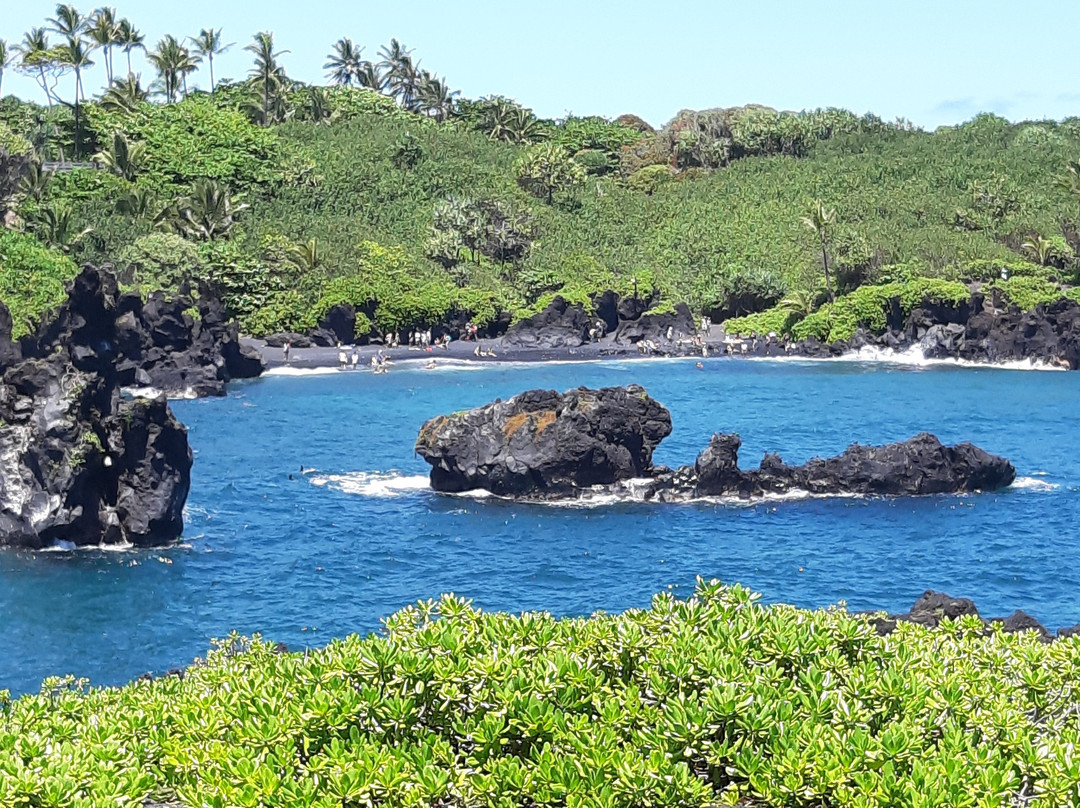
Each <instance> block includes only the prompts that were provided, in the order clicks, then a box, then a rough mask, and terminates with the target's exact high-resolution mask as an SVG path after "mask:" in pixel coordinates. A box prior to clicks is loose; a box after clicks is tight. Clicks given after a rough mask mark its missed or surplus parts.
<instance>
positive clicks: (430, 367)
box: [424, 359, 435, 370]
mask: <svg viewBox="0 0 1080 808" xmlns="http://www.w3.org/2000/svg"><path fill="white" fill-rule="evenodd" d="M434 369H435V360H434V359H432V360H431V361H430V362H428V363H427V364H426V365H424V370H434Z"/></svg>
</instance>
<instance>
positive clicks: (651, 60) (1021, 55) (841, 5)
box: [0, 0, 1080, 128]
mask: <svg viewBox="0 0 1080 808" xmlns="http://www.w3.org/2000/svg"><path fill="white" fill-rule="evenodd" d="M75 5H76V6H77V7H78V8H80V9H82V10H84V11H90V10H92V8H93V6H92V5H91V4H89V3H84V4H79V3H76V4H75ZM54 8H55V3H52V2H42V0H0V38H6V39H7V40H8V41H9V42H14V41H17V40H19V39H20V38H21V37H22V34H23V32H24V31H26V30H27V29H28V28H30V27H31V26H33V25H41V24H43V20H44V19H45V18H46V17H48V16H51V15H52V13H53V10H54ZM116 8H117V11H118V12H119V13H120V14H121V15H123V16H126V17H128V18H130V19H131V20H132V21H133V22H134V23H135V24H136V26H137V27H139V29H140V30H142V31H143V33H145V34H146V35H147V40H148V42H150V43H153V42H156V41H157V39H158V38H159V37H160V36H161V35H163V34H165V33H173V34H176V35H178V36H179V35H189V34H195V33H196V32H197V31H198V30H199V29H200V28H203V27H210V26H212V27H215V28H218V27H220V28H224V35H225V37H226V41H230V42H237V43H238V44H237V45H236V46H234V47H233V48H232V50H231V51H230V52H229V53H227V54H225V55H224V56H222V57H221V58H220V62H219V63H217V64H216V65H215V72H216V74H217V75H218V76H226V77H233V78H238V77H241V76H242V75H244V74H245V73H246V71H247V69H248V66H249V59H248V56H249V54H246V53H245V52H244V51H243V48H242V46H243V45H244V44H246V43H247V42H248V41H250V37H251V34H253V33H254V32H255V31H258V30H270V31H273V32H274V34H275V39H276V42H277V43H278V45H279V47H281V48H284V49H288V50H290V51H291V53H289V54H288V55H287V56H285V57H284V58H283V62H284V64H285V65H286V68H287V69H288V72H289V74H290V75H292V76H294V77H295V78H299V79H302V80H305V81H321V80H322V78H323V70H322V65H323V62H324V61H325V55H326V53H327V51H328V50H329V46H330V45H331V43H333V42H334V41H335V40H337V39H338V38H339V37H342V36H349V37H352V39H353V40H354V41H355V42H357V43H362V44H363V45H364V46H365V56H367V57H368V58H372V57H374V56H375V54H376V53H377V51H378V48H379V45H380V44H382V43H385V42H387V41H388V40H389V39H390V37H393V36H396V37H397V38H399V39H400V40H402V41H403V42H404V43H405V44H406V45H407V46H409V47H410V48H412V49H413V50H414V55H415V56H416V57H419V58H420V59H421V61H422V64H423V66H424V67H426V68H428V69H430V70H433V71H435V72H437V73H439V74H440V75H442V76H445V77H446V78H447V79H448V81H449V83H450V85H451V87H453V88H455V89H459V90H461V91H462V93H463V94H464V95H465V96H467V97H479V96H481V95H487V94H491V93H500V94H503V95H507V96H510V97H513V98H516V99H518V100H519V101H521V102H522V103H524V104H526V105H527V106H531V107H532V108H533V109H535V110H536V111H537V112H538V113H539V114H541V115H544V116H550V117H558V116H561V115H565V114H567V113H570V112H572V113H575V114H601V115H607V116H615V115H619V114H621V113H624V112H633V113H636V114H638V115H641V116H642V117H643V118H645V119H646V120H648V121H649V122H651V123H653V124H654V125H658V124H662V123H664V122H665V121H667V120H669V119H670V118H671V117H672V116H673V115H674V114H675V113H676V112H678V111H679V110H680V109H684V108H696V109H700V108H706V107H717V106H732V105H737V104H745V103H761V104H767V105H769V106H773V107H777V108H781V109H804V108H812V107H819V106H839V107H846V108H848V109H852V110H854V111H856V112H860V113H861V112H866V111H872V112H875V113H877V114H879V115H881V116H882V117H884V118H888V119H892V118H895V117H898V116H900V117H905V118H908V119H910V120H912V121H914V122H915V123H916V124H919V125H920V126H924V127H928V128H932V127H935V126H938V125H940V124H951V123H958V122H960V121H964V120H967V119H969V118H971V117H972V116H973V115H975V114H976V113H977V112H981V111H989V112H996V113H998V114H1000V115H1004V116H1006V117H1008V118H1011V119H1013V120H1018V119H1025V118H1062V117H1066V116H1068V115H1074V114H1080V86H1078V84H1077V78H1078V73H1080V69H1078V67H1077V62H1076V58H1075V56H1074V55H1073V54H1072V53H1071V51H1072V49H1071V48H1070V47H1068V32H1071V31H1077V30H1080V3H1077V2H1075V0H1027V2H1025V3H1023V4H1020V3H1017V2H1015V0H1012V1H1011V2H1006V0H981V2H976V1H975V0H937V1H936V2H929V1H928V0H907V2H897V1H896V0H877V2H871V0H865V1H864V0H859V1H858V2H857V1H856V0H817V2H801V3H795V2H779V0H756V1H755V0H750V1H749V2H748V1H747V0H740V2H729V1H728V0H677V2H667V3H665V2H662V1H658V0H649V2H638V1H637V0H622V2H616V1H615V0H577V2H574V1H573V0H545V2H539V3H512V2H506V0H499V1H498V2H495V0H441V1H440V0H412V2H398V3H394V2H383V3H375V2H370V0H360V1H359V2H358V1H357V0H353V2H348V0H346V2H330V0H289V2H284V0H262V1H261V2H227V1H226V0H217V1H216V2H214V1H213V0H182V2H165V1H164V0H128V1H127V2H123V0H117V2H116ZM1059 32H1060V35H1059ZM122 61H123V60H122V58H121V57H118V58H117V62H116V63H117V66H120V65H121V64H122ZM98 62H99V64H98V66H97V67H95V68H94V72H93V74H92V75H91V77H90V78H89V79H88V80H87V88H88V89H90V88H93V87H97V86H98V85H100V84H104V68H103V66H102V65H101V60H100V59H98ZM137 62H138V63H137V66H136V71H137V72H138V71H139V70H141V71H142V72H143V75H144V82H145V81H146V80H147V79H149V78H150V73H151V71H150V70H149V68H148V67H147V66H146V65H145V64H144V63H143V62H142V61H141V59H140V60H137ZM70 81H71V80H70V79H66V80H65V82H67V83H70ZM203 81H204V82H205V81H208V79H206V78H205V77H204V79H203ZM3 90H4V93H5V94H7V93H12V92H13V93H16V94H18V95H21V96H23V97H33V98H39V97H40V91H38V90H37V88H36V85H35V84H34V83H33V82H32V81H31V80H30V79H28V78H24V77H21V76H18V75H15V74H14V73H13V71H11V70H8V71H6V72H5V74H4V84H3Z"/></svg>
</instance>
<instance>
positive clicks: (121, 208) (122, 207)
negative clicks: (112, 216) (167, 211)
mask: <svg viewBox="0 0 1080 808" xmlns="http://www.w3.org/2000/svg"><path fill="white" fill-rule="evenodd" d="M156 207H157V197H156V196H155V195H154V192H153V191H151V190H150V189H148V188H143V187H142V186H138V185H137V186H135V187H134V188H132V189H131V191H129V192H128V193H127V194H126V195H124V196H122V197H120V198H119V199H117V200H116V207H115V210H116V212H117V213H120V214H123V215H124V216H131V217H132V218H134V219H152V218H154V215H153V212H154V210H155V208H156Z"/></svg>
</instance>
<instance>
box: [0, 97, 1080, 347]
mask: <svg viewBox="0 0 1080 808" xmlns="http://www.w3.org/2000/svg"><path fill="white" fill-rule="evenodd" d="M239 87H241V86H240V85H232V86H230V85H225V86H224V87H219V89H218V90H217V91H216V92H215V93H214V94H213V95H206V94H196V95H192V96H191V97H190V98H188V99H186V100H183V101H180V102H177V103H174V104H166V105H161V104H149V103H146V102H145V101H139V102H138V103H132V104H128V105H122V104H116V103H109V102H108V99H106V100H105V101H104V102H95V103H88V104H86V105H84V106H83V110H82V114H83V117H84V119H85V120H84V121H83V123H82V128H81V130H80V134H79V138H80V146H81V152H82V153H83V154H88V153H93V154H96V155H97V156H96V157H95V160H96V162H97V167H96V168H76V169H74V170H71V171H66V172H64V173H59V174H55V175H53V174H50V173H49V172H48V171H47V170H42V169H41V168H40V164H41V163H42V161H43V160H44V159H54V158H55V157H57V156H59V155H66V154H70V153H71V150H72V141H73V139H74V129H73V127H72V122H71V120H70V111H69V110H68V109H65V108H57V109H55V110H47V109H44V108H40V107H35V106H33V105H30V104H26V103H22V102H19V101H17V100H16V99H14V98H11V97H9V98H7V99H4V100H3V101H2V102H0V148H6V150H7V151H8V152H10V153H12V154H17V153H19V152H20V151H22V152H23V153H24V154H25V157H24V159H23V163H24V164H23V166H22V167H21V168H19V169H18V170H17V173H18V178H17V179H14V180H10V179H9V182H8V188H7V193H6V197H7V199H8V202H7V206H8V207H10V208H11V209H12V214H13V215H12V214H9V216H8V223H9V227H10V228H11V229H10V230H9V231H8V232H6V233H4V232H2V231H0V297H2V298H3V299H4V300H5V302H7V303H8V305H9V306H10V307H11V308H12V309H13V310H14V311H15V312H17V316H16V323H17V325H16V329H17V330H18V328H19V325H18V324H19V322H21V321H26V322H29V320H28V319H27V318H31V317H32V316H34V314H35V313H36V312H38V311H40V309H41V308H42V307H44V306H45V305H47V304H50V303H51V302H55V301H54V298H56V297H57V295H58V294H59V291H58V290H59V286H60V283H59V281H58V280H55V279H62V278H64V277H69V276H70V275H71V273H72V272H73V271H74V266H75V264H76V263H78V262H81V261H95V262H96V261H109V262H112V263H114V264H115V265H116V266H117V267H118V268H119V269H120V270H121V273H122V277H123V278H124V280H125V281H126V282H128V283H130V284H133V285H137V286H138V287H139V288H142V289H143V290H144V291H148V290H149V289H151V288H156V287H160V286H166V287H168V286H175V285H177V284H178V283H180V282H182V281H184V280H192V281H205V282H210V283H212V284H214V285H216V286H217V287H218V288H219V289H220V290H221V292H222V294H223V296H224V299H225V301H226V303H227V304H228V306H229V307H230V309H231V310H232V311H233V313H234V314H235V315H237V316H238V317H240V318H241V320H242V323H243V325H244V327H245V329H246V330H248V331H249V332H252V333H255V334H261V333H268V332H271V331H278V330H283V329H290V330H300V329H304V328H310V327H312V326H314V325H315V322H316V321H317V319H318V317H319V316H320V315H321V313H322V312H323V311H325V310H326V309H327V308H329V306H330V305H332V304H333V303H335V302H339V301H342V300H348V301H350V302H352V303H354V304H356V305H357V307H358V308H360V309H362V310H363V311H365V312H366V313H367V314H368V315H369V316H370V317H371V318H372V319H373V320H374V321H375V323H374V324H375V325H377V327H378V328H379V329H380V330H385V329H390V328H402V327H408V326H410V325H420V324H424V323H426V324H429V325H430V324H434V323H438V322H439V321H440V320H443V319H444V318H446V317H447V316H448V315H449V314H451V313H452V312H455V311H457V312H464V314H465V315H466V316H470V317H473V318H475V319H476V320H478V321H480V322H485V321H488V320H491V319H494V318H495V317H496V315H497V314H498V312H499V311H501V310H505V311H509V312H512V313H516V314H521V313H524V312H526V311H530V310H535V309H536V308H537V307H538V306H539V305H542V304H543V303H544V302H545V301H546V300H547V299H548V297H549V296H550V295H551V294H552V293H556V292H558V293H561V294H563V295H564V296H566V297H568V298H570V299H573V300H580V301H582V302H586V303H587V302H588V299H589V297H590V296H591V295H592V294H595V293H597V292H600V291H603V290H605V289H608V288H612V289H616V290H617V291H622V292H630V291H632V290H634V289H637V290H639V291H640V292H641V293H645V294H647V293H653V304H654V305H657V306H662V307H667V306H670V305H672V304H674V303H675V302H680V301H685V302H688V303H690V305H691V307H692V308H693V309H695V310H696V311H701V312H706V313H711V314H712V315H713V316H714V318H716V319H723V318H725V317H727V316H730V315H735V314H748V313H751V312H754V311H759V310H761V309H764V308H767V307H768V306H770V305H774V304H776V303H778V302H779V301H781V300H782V299H784V298H785V297H788V298H794V299H795V300H801V301H803V303H802V304H801V307H802V308H803V309H804V311H803V312H802V313H804V314H805V313H809V311H811V310H813V309H814V308H816V306H818V305H820V304H822V303H824V302H825V300H826V294H827V291H833V292H835V293H837V294H839V293H843V292H846V291H851V290H853V289H854V288H856V287H858V286H861V285H864V284H875V283H885V282H890V281H897V280H908V279H910V278H913V277H924V276H925V277H931V278H942V279H949V280H980V279H982V280H988V279H992V278H996V277H997V276H998V274H999V271H1000V270H999V267H1001V266H1008V267H1011V268H1013V269H1014V271H1019V272H1024V271H1025V270H1026V271H1028V272H1029V273H1032V272H1035V270H1036V269H1037V267H1038V266H1040V265H1041V266H1043V267H1044V269H1043V270H1042V271H1041V272H1040V273H1039V274H1041V275H1042V276H1044V277H1045V278H1046V279H1047V281H1048V282H1050V283H1052V284H1056V283H1058V282H1065V283H1068V282H1070V281H1071V280H1073V276H1074V274H1075V252H1074V248H1075V247H1076V246H1078V245H1077V243H1076V239H1075V236H1074V235H1073V234H1074V233H1075V226H1074V224H1073V222H1075V221H1076V216H1077V209H1076V206H1077V199H1078V197H1077V195H1076V190H1077V186H1074V187H1073V189H1072V191H1070V189H1069V188H1068V187H1067V185H1066V184H1064V183H1061V182H1060V181H1059V180H1060V178H1062V177H1065V178H1066V179H1068V178H1069V177H1072V178H1073V179H1075V178H1076V173H1075V172H1072V173H1071V174H1070V173H1069V172H1068V170H1067V166H1069V164H1070V162H1069V161H1070V160H1072V159H1074V158H1075V156H1076V155H1077V154H1078V153H1080V122H1077V121H1075V120H1069V121H1066V122H1064V123H1053V122H1039V123H1019V124H1011V123H1009V122H1007V121H1005V120H1003V119H1001V118H997V117H994V116H990V115H983V116H979V117H977V118H975V119H974V120H972V121H970V122H969V123H967V124H964V125H962V126H959V127H954V128H943V129H941V130H938V131H936V132H933V133H927V132H922V131H918V130H915V129H913V128H912V127H910V126H907V125H902V124H898V125H892V124H885V123H883V122H881V121H879V120H877V119H876V118H873V117H872V116H864V117H863V118H857V117H855V116H854V115H851V114H850V113H845V112H842V111H837V110H825V111H818V112H813V113H799V114H792V113H776V112H774V111H771V110H767V109H765V108H755V107H749V108H743V109H736V110H714V111H707V112H703V113H681V114H680V116H678V117H677V118H676V119H675V120H674V121H672V123H671V124H669V125H668V126H667V127H665V129H663V130H661V131H659V132H655V133H654V132H652V131H643V130H644V129H645V125H643V123H642V122H640V121H638V120H637V119H634V118H633V117H632V116H625V117H624V119H620V121H619V122H608V121H604V120H602V119H596V118H592V119H590V118H585V119H581V118H573V119H568V120H566V121H559V122H551V121H540V120H537V119H535V118H534V117H530V116H531V113H528V111H527V110H523V109H522V108H520V107H517V106H516V105H514V104H513V103H512V102H508V101H506V100H504V99H486V100H483V101H480V102H459V103H458V104H457V106H456V108H455V112H454V114H453V115H450V116H448V117H447V120H445V121H438V120H436V119H434V118H432V117H429V116H422V115H418V114H414V113H411V112H407V111H405V110H403V109H402V108H401V107H399V106H398V105H397V104H395V103H394V102H393V101H392V100H390V99H388V98H386V97H383V96H380V95H378V94H377V93H374V92H372V91H370V90H361V89H346V88H333V89H324V88H301V89H296V90H294V91H293V92H292V94H291V95H289V96H288V99H287V100H288V103H290V104H292V112H291V113H290V114H289V115H287V116H284V117H285V121H284V122H283V123H278V124H272V125H269V126H266V127H263V126H259V125H258V123H257V121H256V120H252V117H253V116H252V115H251V114H250V111H245V110H246V107H245V106H244V103H243V98H244V95H243V93H242V92H240V90H239V89H238V88H239ZM506 110H518V111H520V114H521V115H522V116H525V118H526V119H527V124H528V125H525V126H524V129H522V127H521V126H519V127H517V128H513V127H511V128H509V129H508V128H506V127H504V126H503V124H502V123H501V121H503V119H504V118H505V112H506ZM500 116H502V117H500ZM5 131H6V132H7V134H3V133H4V132H5ZM511 141H512V142H511ZM5 143H6V146H5V145H4V144H5ZM9 162H12V160H11V159H10V158H9ZM12 173H13V172H11V171H9V174H12ZM2 176H3V174H2V172H0V185H2V183H3V179H2ZM3 196H4V190H3V188H2V187H0V199H2V198H3ZM819 203H820V211H821V213H823V214H824V215H825V216H826V219H825V222H824V225H823V227H822V228H821V229H819V230H818V231H812V230H811V229H809V228H808V227H807V222H805V221H804V218H805V217H807V215H808V212H810V211H811V210H812V209H813V208H814V206H815V205H818V204H819ZM3 206H4V205H3V202H0V207H3ZM1063 223H1064V227H1063ZM20 231H21V232H20ZM820 235H824V236H825V248H826V252H825V255H826V256H827V258H828V260H829V262H830V270H831V275H830V283H831V289H830V290H826V287H825V278H824V273H823V262H822V244H821V241H820V240H819V236H820ZM1070 240H1071V241H1070ZM38 242H40V244H39V243H38ZM42 244H43V245H44V246H45V247H46V248H47V249H46V250H42V249H41V246H42ZM1025 244H1026V245H1027V246H1026V247H1025V246H1024V245H1025ZM31 275H33V276H34V277H36V278H39V279H44V280H45V281H46V282H45V283H44V285H42V284H40V283H36V282H35V283H34V284H33V285H32V286H33V289H34V293H33V295H29V293H28V291H27V289H26V283H25V280H24V279H25V278H27V277H29V276H31ZM1053 288H1055V289H1056V288H1057V286H1056V285H1054V286H1053ZM789 308H790V306H789Z"/></svg>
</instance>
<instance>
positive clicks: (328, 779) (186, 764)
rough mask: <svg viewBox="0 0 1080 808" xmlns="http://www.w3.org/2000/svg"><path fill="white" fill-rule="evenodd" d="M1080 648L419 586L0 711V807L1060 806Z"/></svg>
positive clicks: (55, 690) (709, 600) (951, 626)
mask: <svg viewBox="0 0 1080 808" xmlns="http://www.w3.org/2000/svg"><path fill="white" fill-rule="evenodd" d="M1078 678H1080V640H1078V639H1077V638H1075V637H1073V638H1068V639H1062V640H1059V641H1057V642H1054V643H1052V644H1046V643H1043V642H1041V641H1040V637H1039V635H1038V634H1037V633H1036V632H1034V631H1026V632H1021V633H1015V634H1006V633H1004V632H1003V631H1002V630H1001V628H1000V626H999V627H997V628H992V629H990V630H989V631H987V629H986V628H985V627H984V626H983V624H982V622H981V621H980V620H979V619H978V618H977V617H964V618H961V619H959V620H950V619H946V620H944V621H943V622H942V624H941V625H940V626H939V627H938V628H936V629H928V628H926V627H923V626H919V625H916V624H911V623H904V622H901V623H900V624H899V625H898V626H897V627H896V630H895V631H894V632H893V633H892V634H891V635H889V636H886V637H882V636H879V635H878V634H877V632H876V630H875V628H874V626H873V625H872V624H871V623H870V621H869V620H868V619H867V617H866V616H861V615H850V614H848V613H847V612H846V611H845V610H844V609H843V608H837V609H828V610H818V611H804V610H800V609H796V608H794V607H791V606H785V605H773V606H766V605H762V604H761V603H760V600H759V597H758V596H757V595H755V594H753V593H751V592H750V591H749V590H747V589H745V588H742V587H739V586H734V587H723V586H721V585H719V584H718V583H717V582H708V583H706V582H703V581H701V582H699V583H698V585H697V588H696V591H695V594H694V595H693V597H691V598H689V599H686V600H679V599H676V598H674V597H672V596H671V595H670V594H660V595H656V596H655V597H654V598H653V600H652V603H651V605H650V607H649V608H647V609H637V610H631V611H628V612H625V613H623V614H618V615H609V614H604V613H598V614H596V615H594V616H592V617H590V618H572V619H556V618H555V617H553V616H551V615H550V614H547V613H536V612H532V613H526V614H522V615H516V616H512V615H509V614H504V613H484V612H481V611H479V610H477V609H474V608H473V607H472V604H471V603H470V602H469V601H465V600H462V599H459V598H455V597H453V596H443V597H442V598H441V599H440V600H438V601H422V602H420V603H417V604H416V605H415V606H411V607H408V608H406V609H404V610H402V611H400V612H398V613H397V614H395V615H392V616H390V617H388V618H387V619H386V620H385V621H384V629H383V631H382V632H381V634H380V635H378V636H375V635H373V636H369V637H358V636H351V637H348V638H345V639H342V640H335V641H333V642H331V643H330V644H329V645H327V646H326V647H324V648H311V649H308V650H307V651H305V652H304V653H302V654H278V653H275V650H274V647H273V645H272V643H269V642H265V641H263V640H261V639H259V638H253V639H246V638H243V637H239V636H236V635H234V636H232V637H230V638H228V639H227V640H225V641H222V642H219V643H217V644H216V645H215V647H214V649H213V650H211V651H210V652H209V653H208V654H207V655H206V658H205V659H204V660H198V661H197V663H196V664H195V665H194V666H192V667H191V668H189V669H188V670H187V672H186V674H185V675H184V677H183V678H178V677H172V676H170V677H165V678H161V679H157V680H153V681H141V682H135V683H132V684H130V685H127V686H125V687H122V688H101V689H94V688H89V687H88V686H87V683H86V682H85V681H83V680H77V679H74V678H70V677H69V678H67V679H60V678H54V679H50V680H47V681H45V682H44V683H43V684H42V688H41V692H40V693H39V694H35V695H29V696H24V697H22V698H20V699H16V700H14V701H8V700H3V701H0V739H2V740H3V743H2V744H0V773H2V774H0V804H3V805H57V806H82V805H84V804H85V805H98V804H101V805H104V804H106V803H107V804H109V805H132V806H134V805H142V804H144V803H146V802H170V803H171V802H175V803H178V804H181V805H189V806H196V805H199V806H201V805H207V806H233V805H237V806H239V805H271V804H272V805H276V806H281V808H309V806H319V807H320V808H330V806H335V807H336V808H337V807H340V806H357V805H392V806H417V807H418V806H423V805H428V806H430V805H469V806H472V805H477V806H480V805H484V806H516V805H532V806H564V805H566V806H581V807H582V808H585V806H596V807H597V808H599V807H600V806H677V807H679V808H695V807H696V806H701V807H702V808H704V807H705V806H725V805H727V806H736V805H754V806H821V805H835V806H858V808H884V807H885V806H897V805H918V806H923V805H926V806H946V805H948V806H983V805H985V806H1001V805H1013V804H1019V803H1027V802H1030V800H1028V799H1027V797H1026V796H1025V795H1037V799H1036V800H1035V801H1034V802H1033V804H1046V805H1054V806H1057V805H1071V804H1074V803H1075V800H1076V783H1077V782H1078V781H1080V759H1078V758H1077V756H1076V754H1075V748H1076V746H1077V744H1078V743H1080V729H1078V726H1077V721H1076V720H1075V709H1074V704H1075V698H1076V692H1075V691H1076V681H1077V679H1078Z"/></svg>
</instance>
